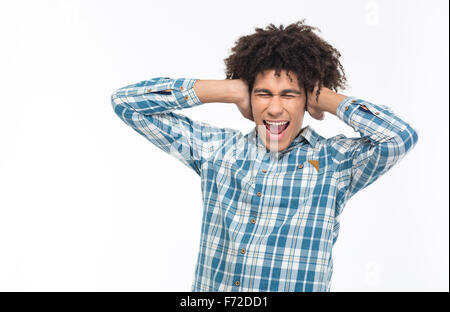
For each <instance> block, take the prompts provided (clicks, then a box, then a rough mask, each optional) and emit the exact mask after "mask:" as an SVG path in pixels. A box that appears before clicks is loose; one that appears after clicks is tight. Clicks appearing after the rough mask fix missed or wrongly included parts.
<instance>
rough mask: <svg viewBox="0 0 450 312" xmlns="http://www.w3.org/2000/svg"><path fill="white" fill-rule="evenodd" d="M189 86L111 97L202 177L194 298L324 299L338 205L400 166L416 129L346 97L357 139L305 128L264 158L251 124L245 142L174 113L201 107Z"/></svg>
mask: <svg viewBox="0 0 450 312" xmlns="http://www.w3.org/2000/svg"><path fill="white" fill-rule="evenodd" d="M195 81H196V79H192V78H191V79H190V78H178V79H172V78H169V77H157V78H153V79H150V80H144V81H141V82H139V83H136V84H132V85H128V86H125V87H123V88H120V89H118V90H116V91H115V92H114V93H113V94H112V97H111V102H112V106H113V108H114V111H115V113H116V114H117V115H118V116H119V117H120V118H121V119H122V120H123V121H124V122H125V123H126V124H127V125H129V126H130V127H132V128H133V129H134V130H135V131H136V132H138V133H139V134H141V135H142V136H144V137H145V138H146V139H148V140H149V141H150V142H151V143H153V144H154V145H156V146H157V147H158V148H159V149H161V150H163V151H164V152H166V153H168V154H170V155H172V156H174V157H176V158H177V159H179V160H180V161H181V162H183V163H184V164H185V165H186V166H188V167H189V168H191V169H193V170H194V171H195V172H196V173H197V174H198V175H199V176H200V177H201V190H202V200H203V220H202V230H201V238H200V249H199V254H198V258H197V265H196V270H195V279H194V281H193V284H192V291H329V290H330V281H331V276H332V271H333V259H332V247H333V245H334V243H335V242H336V239H337V237H338V233H339V217H340V215H341V213H342V210H343V208H344V206H345V204H346V202H347V201H348V199H349V198H351V197H352V196H353V195H354V194H355V193H356V192H358V191H360V190H362V189H363V188H365V187H367V186H368V185H370V184H371V183H373V182H374V181H375V180H377V179H378V178H379V177H380V176H381V175H383V174H384V173H385V172H386V171H388V170H389V169H390V168H392V167H393V166H394V165H395V164H396V163H397V162H399V161H400V159H402V158H403V156H405V154H406V153H407V152H408V151H410V150H411V149H412V148H413V147H414V146H415V144H416V143H417V140H418V134H417V131H416V130H414V129H413V128H412V127H411V126H410V125H409V124H408V123H406V122H405V121H403V120H401V119H400V118H399V117H398V116H396V115H394V113H393V111H392V110H391V109H390V108H389V107H387V106H383V105H376V104H373V103H370V102H368V101H364V100H362V99H358V98H355V97H352V96H349V97H347V98H345V99H344V100H342V102H341V103H340V104H339V106H338V109H337V116H338V118H339V119H341V120H342V121H344V122H345V123H346V124H348V125H349V126H351V127H352V128H353V129H354V130H355V131H357V132H359V133H360V136H361V137H352V138H347V137H346V136H345V135H342V134H340V135H336V136H334V137H331V138H323V137H322V136H320V135H319V134H318V133H317V132H316V131H314V129H312V128H311V126H306V127H304V128H302V130H301V132H300V134H299V135H298V136H297V137H296V138H295V139H294V140H293V141H292V142H291V144H290V145H289V147H288V148H286V149H285V150H283V151H281V152H271V151H269V150H267V149H266V148H265V146H264V145H263V144H262V142H261V140H260V139H259V138H258V132H257V130H256V126H255V128H254V129H253V130H252V131H251V132H249V133H247V134H245V135H244V134H242V133H241V132H240V131H239V130H235V129H231V128H218V127H214V126H212V125H210V124H207V123H204V122H199V121H194V120H192V119H190V118H188V117H186V116H184V115H182V114H179V113H174V112H172V111H174V110H179V109H183V108H189V107H194V106H197V105H201V104H203V103H202V102H200V100H199V99H198V97H197V95H196V93H195V92H194V89H193V86H194V83H195ZM166 89H172V90H173V91H171V92H163V90H166Z"/></svg>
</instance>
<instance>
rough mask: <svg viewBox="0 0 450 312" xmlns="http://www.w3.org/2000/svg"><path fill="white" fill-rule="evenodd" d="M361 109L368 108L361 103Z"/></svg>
mask: <svg viewBox="0 0 450 312" xmlns="http://www.w3.org/2000/svg"><path fill="white" fill-rule="evenodd" d="M361 107H362V109H364V110H369V109H368V108H367V107H366V106H365V105H361Z"/></svg>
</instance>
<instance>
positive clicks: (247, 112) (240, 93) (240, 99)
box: [233, 79, 254, 121]
mask: <svg viewBox="0 0 450 312" xmlns="http://www.w3.org/2000/svg"><path fill="white" fill-rule="evenodd" d="M233 81H234V83H235V86H234V88H235V91H234V92H235V94H236V100H234V103H235V104H236V105H237V107H238V109H239V111H240V112H241V114H242V116H244V117H245V118H247V119H249V120H251V121H254V119H253V112H252V106H251V103H250V93H249V90H248V85H247V83H246V82H245V81H243V80H242V79H233Z"/></svg>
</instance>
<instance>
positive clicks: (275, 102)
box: [267, 95, 283, 118]
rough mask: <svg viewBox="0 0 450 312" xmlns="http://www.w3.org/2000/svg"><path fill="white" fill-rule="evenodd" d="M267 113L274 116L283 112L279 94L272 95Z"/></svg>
mask: <svg viewBox="0 0 450 312" xmlns="http://www.w3.org/2000/svg"><path fill="white" fill-rule="evenodd" d="M267 113H268V114H269V115H270V116H273V117H274V118H276V117H278V116H280V115H282V114H283V105H282V104H281V101H280V96H279V95H273V96H272V99H271V101H270V103H269V108H268V109H267Z"/></svg>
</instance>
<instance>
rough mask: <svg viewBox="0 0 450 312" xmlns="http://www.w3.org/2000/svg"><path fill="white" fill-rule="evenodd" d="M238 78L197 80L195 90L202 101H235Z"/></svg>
mask: <svg viewBox="0 0 450 312" xmlns="http://www.w3.org/2000/svg"><path fill="white" fill-rule="evenodd" d="M236 80H238V79H225V80H197V81H196V82H195V84H194V91H195V93H196V94H197V97H198V98H199V100H200V101H201V102H202V103H235V102H236V101H237V96H238V92H237V90H236V87H237V83H238V82H237V81H236Z"/></svg>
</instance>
